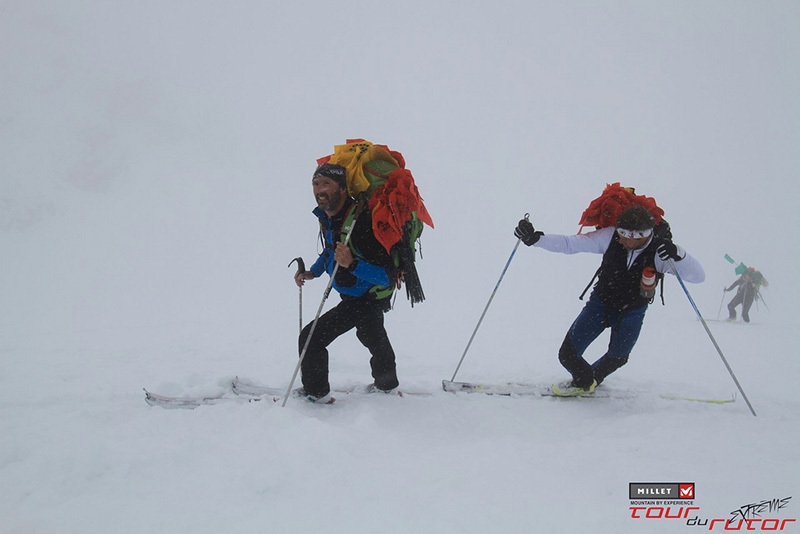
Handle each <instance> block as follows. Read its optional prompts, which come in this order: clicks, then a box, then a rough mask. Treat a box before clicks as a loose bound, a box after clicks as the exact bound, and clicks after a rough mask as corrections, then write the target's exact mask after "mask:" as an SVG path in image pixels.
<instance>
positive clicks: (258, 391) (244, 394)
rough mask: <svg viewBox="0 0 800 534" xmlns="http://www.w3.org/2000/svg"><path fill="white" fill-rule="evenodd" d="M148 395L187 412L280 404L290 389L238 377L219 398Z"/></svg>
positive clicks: (350, 390)
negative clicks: (218, 406) (220, 406)
mask: <svg viewBox="0 0 800 534" xmlns="http://www.w3.org/2000/svg"><path fill="white" fill-rule="evenodd" d="M144 393H145V398H144V400H145V402H146V403H147V404H149V405H150V406H161V407H162V408H167V409H171V408H183V409H189V410H193V409H195V408H197V407H199V406H207V405H213V404H225V403H239V404H243V403H248V402H258V401H269V402H277V401H279V400H281V399H282V398H283V396H284V395H285V394H286V390H285V389H281V388H275V387H268V386H262V385H258V384H251V383H248V382H244V381H242V380H240V379H239V377H238V376H237V377H236V378H234V379H233V380H232V381H231V383H230V390H228V391H225V392H223V393H220V394H219V395H210V396H196V397H192V396H183V397H173V396H168V395H159V394H158V393H153V392H150V391H148V390H147V389H145V390H144ZM331 393H332V394H334V395H341V396H343V395H351V394H363V395H366V394H370V395H372V394H374V395H379V394H385V395H388V396H398V397H403V396H405V395H416V396H430V395H431V394H430V393H425V392H405V391H401V390H399V389H398V390H393V391H391V392H389V393H384V392H380V391H373V390H371V388H370V386H367V385H361V384H359V385H354V386H349V387H338V388H334V389H332V390H331ZM293 395H294V392H293ZM298 398H299V397H298ZM331 404H332V402H331Z"/></svg>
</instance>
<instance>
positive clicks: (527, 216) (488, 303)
mask: <svg viewBox="0 0 800 534" xmlns="http://www.w3.org/2000/svg"><path fill="white" fill-rule="evenodd" d="M530 216H531V214H530V213H526V214H525V220H526V221H527V220H528V219H529V218H530ZM520 241H522V239H517V243H516V244H515V245H514V250H512V251H511V255H510V256H509V257H508V261H506V266H505V267H503V272H502V273H501V274H500V279H499V280H497V283H496V284H495V286H494V291H492V294H491V295H490V296H489V301H488V302H487V303H486V306H485V307H484V308H483V313H481V318H480V319H478V324H476V325H475V330H473V331H472V335H471V336H470V337H469V341H468V342H467V346H466V348H465V349H464V353H463V354H462V355H461V359H460V360H459V361H458V365H457V366H456V370H455V371H454V372H453V378H451V379H450V381H451V382H454V381H455V379H456V375H457V374H458V370H459V369H461V364H462V363H463V362H464V358H465V357H466V356H467V351H468V350H469V347H470V345H472V340H473V339H475V334H477V333H478V328H480V326H481V323H482V322H483V318H484V317H485V316H486V312H487V310H488V309H489V306H490V305H491V304H492V300H494V296H495V294H496V293H497V288H498V287H500V282H502V281H503V277H504V276H505V275H506V271H507V270H508V266H509V265H511V260H512V259H514V254H516V253H517V249H518V248H519V243H520Z"/></svg>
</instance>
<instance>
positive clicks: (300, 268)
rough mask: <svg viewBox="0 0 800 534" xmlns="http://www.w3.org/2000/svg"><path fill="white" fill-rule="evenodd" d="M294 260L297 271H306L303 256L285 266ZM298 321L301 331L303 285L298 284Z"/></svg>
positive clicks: (290, 264)
mask: <svg viewBox="0 0 800 534" xmlns="http://www.w3.org/2000/svg"><path fill="white" fill-rule="evenodd" d="M294 262H297V272H298V273H301V274H302V273H304V272H306V264H305V263H304V262H303V258H300V257H297V258H295V259H293V260H292V261H290V262H289V265H288V266H287V267H291V266H292V264H293V263H294ZM299 310H300V311H299V314H298V315H299V318H298V320H299V323H300V332H302V331H303V286H300V296H299Z"/></svg>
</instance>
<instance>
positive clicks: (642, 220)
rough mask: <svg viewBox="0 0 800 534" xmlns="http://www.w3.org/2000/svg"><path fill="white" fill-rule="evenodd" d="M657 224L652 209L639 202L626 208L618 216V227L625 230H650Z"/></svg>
mask: <svg viewBox="0 0 800 534" xmlns="http://www.w3.org/2000/svg"><path fill="white" fill-rule="evenodd" d="M655 225H656V218H655V217H653V214H652V213H650V210H648V209H647V208H645V207H644V206H641V205H639V204H634V205H633V206H629V207H627V208H625V211H623V212H622V213H621V214H620V216H619V217H618V218H617V228H624V229H625V230H648V229H650V228H652V227H654V226H655Z"/></svg>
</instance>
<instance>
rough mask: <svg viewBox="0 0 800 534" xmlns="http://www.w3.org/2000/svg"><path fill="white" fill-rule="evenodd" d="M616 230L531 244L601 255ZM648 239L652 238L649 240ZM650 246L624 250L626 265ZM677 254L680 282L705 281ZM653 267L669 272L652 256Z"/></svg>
mask: <svg viewBox="0 0 800 534" xmlns="http://www.w3.org/2000/svg"><path fill="white" fill-rule="evenodd" d="M615 231H616V229H615V228H614V227H613V226H611V227H608V228H601V229H600V230H595V231H593V232H588V233H585V234H575V235H559V234H544V235H543V236H541V237H540V238H539V240H538V241H537V242H536V243H535V244H534V246H535V247H539V248H543V249H545V250H548V251H550V252H559V253H561V254H577V253H579V252H591V253H593V254H604V253H605V252H606V250H608V246H609V245H610V244H611V238H612V237H614V232H615ZM650 240H652V237H651V238H650ZM649 244H650V241H648V242H647V243H646V244H645V246H644V247H642V248H641V249H636V250H630V251H628V266H630V265H631V264H632V263H633V260H635V259H636V257H637V256H638V255H639V253H641V251H642V250H644V249H645V248H647V245H649ZM678 255H679V256H681V257H682V259H681V260H679V261H675V262H674V264H675V268H676V269H677V271H678V274H680V275H681V279H682V280H684V281H686V282H691V283H693V284H699V283H701V282H702V281H704V280H705V279H706V273H705V271H704V270H703V266H702V265H700V262H699V261H697V259H695V258H694V257H693V256H691V255H690V254H688V253H687V252H686V251H685V250H683V248H681V247H680V246H679V247H678ZM655 267H656V270H657V271H658V272H660V273H665V274H671V275H674V274H675V273H674V272H673V271H672V267H671V266H670V262H669V261H664V260H662V259H661V258H659V257H658V255H656V257H655Z"/></svg>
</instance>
